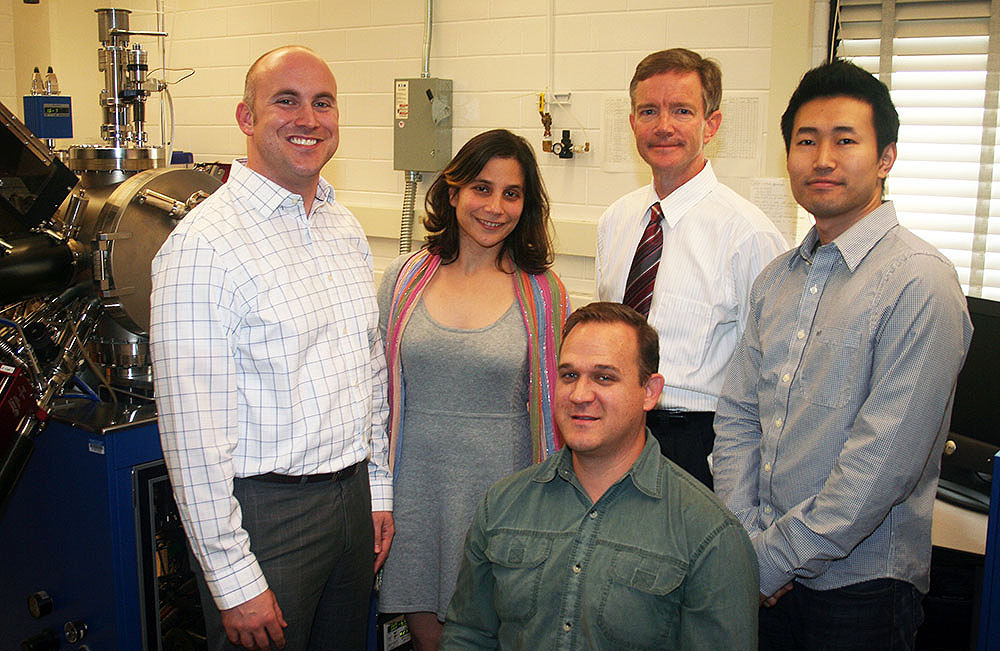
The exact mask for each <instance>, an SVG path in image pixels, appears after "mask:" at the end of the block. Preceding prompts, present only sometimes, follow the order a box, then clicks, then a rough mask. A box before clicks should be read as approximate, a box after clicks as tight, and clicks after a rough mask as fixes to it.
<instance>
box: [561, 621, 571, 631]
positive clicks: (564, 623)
mask: <svg viewBox="0 0 1000 651" xmlns="http://www.w3.org/2000/svg"><path fill="white" fill-rule="evenodd" d="M572 628H573V624H572V623H570V622H563V630H564V631H566V632H567V633H568V632H569V630H570V629H572Z"/></svg>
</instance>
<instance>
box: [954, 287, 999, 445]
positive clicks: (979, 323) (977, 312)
mask: <svg viewBox="0 0 1000 651" xmlns="http://www.w3.org/2000/svg"><path fill="white" fill-rule="evenodd" d="M968 301H969V316H970V317H971V318H972V325H973V327H974V328H975V332H974V333H973V334H972V344H971V345H970V346H969V355H968V357H966V359H965V366H964V367H962V372H961V373H959V375H958V386H957V387H956V389H955V407H954V409H953V410H952V412H951V431H952V432H954V433H956V434H961V435H963V436H968V437H969V438H973V439H977V440H980V441H984V442H987V443H991V444H993V445H996V446H1000V427H998V426H997V414H998V413H1000V411H998V409H997V403H998V401H1000V302H998V301H990V300H987V299H984V298H976V297H973V296H970V297H968Z"/></svg>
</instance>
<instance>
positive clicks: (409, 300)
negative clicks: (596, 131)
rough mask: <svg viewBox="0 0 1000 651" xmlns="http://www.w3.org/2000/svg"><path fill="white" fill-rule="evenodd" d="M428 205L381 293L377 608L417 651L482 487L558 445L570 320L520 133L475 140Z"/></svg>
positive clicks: (538, 186)
mask: <svg viewBox="0 0 1000 651" xmlns="http://www.w3.org/2000/svg"><path fill="white" fill-rule="evenodd" d="M425 209H426V212H427V216H426V217H425V219H424V227H425V228H426V229H427V231H428V233H429V235H428V237H427V243H426V245H425V246H424V247H423V248H422V249H421V250H420V251H418V252H417V253H415V254H413V255H408V256H403V257H401V258H399V259H397V260H396V261H394V262H393V263H392V264H390V265H389V266H388V268H387V269H386V271H385V275H384V276H383V278H382V285H381V288H380V290H379V309H380V313H381V329H382V335H383V338H384V339H385V345H386V358H387V361H388V364H389V374H390V381H389V400H390V442H389V445H390V465H391V466H392V467H393V474H394V477H395V490H394V505H393V516H394V518H395V524H396V536H395V538H394V540H393V545H392V552H391V553H390V555H389V558H388V560H387V561H386V565H385V570H384V574H383V580H382V590H381V595H380V604H379V609H380V610H381V611H382V612H391V613H406V619H407V624H408V626H409V629H410V633H411V636H412V639H413V642H414V647H415V649H416V650H417V651H424V650H426V649H437V648H438V643H439V641H440V638H441V630H442V622H443V621H444V615H445V611H446V610H447V608H448V602H449V600H450V599H451V595H452V593H453V592H454V589H455V579H456V577H457V575H458V566H459V564H460V561H461V555H462V547H463V543H464V540H465V533H466V531H467V530H468V528H469V524H470V522H471V521H472V516H473V514H474V512H475V509H476V506H477V504H478V503H479V501H480V499H481V498H482V496H483V495H484V494H485V492H486V489H487V488H488V487H489V486H490V485H491V484H492V483H493V482H495V481H496V480H498V479H500V478H501V477H504V476H506V475H508V474H510V473H512V472H514V471H517V470H520V469H522V468H525V467H527V466H528V465H530V464H531V463H532V462H534V461H540V460H541V459H543V458H545V456H547V455H548V454H550V453H551V452H553V451H555V450H556V449H557V448H558V447H559V446H560V445H561V441H560V439H559V436H558V432H556V431H555V428H554V426H553V424H552V418H551V412H550V404H551V403H550V401H549V392H550V390H551V389H552V387H553V383H554V382H555V378H556V374H555V360H556V354H557V353H558V347H559V342H560V337H561V330H562V324H563V322H564V321H565V319H566V316H567V315H568V314H569V301H568V299H567V296H566V290H565V288H563V286H562V283H561V282H560V281H559V279H558V277H557V276H556V275H555V274H554V273H553V272H552V271H550V270H549V265H550V264H551V261H552V244H551V239H550V236H549V210H548V197H547V196H546V194H545V188H544V187H543V185H542V180H541V176H540V174H539V171H538V164H537V162H536V161H535V156H534V153H533V152H532V150H531V146H530V145H529V144H528V143H527V141H526V140H524V138H521V137H520V136H517V135H514V134H513V133H511V132H509V131H506V130H503V129H496V130H493V131H487V132H485V133H481V134H479V135H478V136H475V137H474V138H472V139H471V140H470V141H469V142H468V143H466V145H465V146H464V147H462V149H461V150H460V151H459V152H458V154H457V155H456V156H455V158H454V159H452V161H451V162H450V163H449V164H448V166H447V167H446V168H445V170H444V171H443V172H442V173H441V175H440V176H439V177H438V178H437V179H436V180H435V181H434V183H433V184H432V185H431V187H430V189H429V190H428V192H427V198H426V201H425Z"/></svg>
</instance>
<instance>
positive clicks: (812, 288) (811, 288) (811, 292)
mask: <svg viewBox="0 0 1000 651" xmlns="http://www.w3.org/2000/svg"><path fill="white" fill-rule="evenodd" d="M818 291H819V289H818V288H817V287H816V285H813V286H812V287H810V288H809V293H810V294H815V293H816V292H818Z"/></svg>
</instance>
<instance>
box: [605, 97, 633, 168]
mask: <svg viewBox="0 0 1000 651" xmlns="http://www.w3.org/2000/svg"><path fill="white" fill-rule="evenodd" d="M631 110H632V106H631V104H630V103H629V99H628V98H627V97H617V96H616V97H607V98H605V99H604V115H603V117H602V122H603V125H602V126H603V129H602V133H603V142H602V147H601V150H602V151H603V152H604V156H603V158H602V161H601V171H603V172H634V171H635V168H636V156H635V155H634V154H633V152H634V151H635V144H634V143H635V141H634V140H633V139H632V129H630V128H629V124H628V116H629V113H630V112H631Z"/></svg>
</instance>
